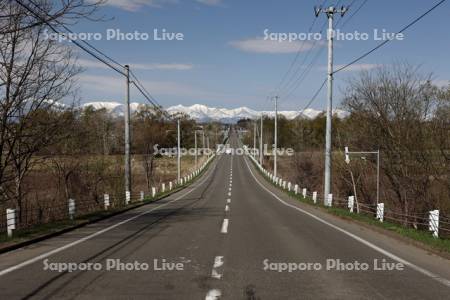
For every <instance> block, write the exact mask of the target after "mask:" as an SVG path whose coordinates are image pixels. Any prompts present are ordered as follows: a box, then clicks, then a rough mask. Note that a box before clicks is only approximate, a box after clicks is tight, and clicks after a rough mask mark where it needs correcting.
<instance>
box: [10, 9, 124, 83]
mask: <svg viewBox="0 0 450 300" xmlns="http://www.w3.org/2000/svg"><path fill="white" fill-rule="evenodd" d="M15 1H16V2H17V3H18V4H19V5H20V6H22V7H23V8H25V9H26V10H27V11H28V12H30V13H31V14H32V15H34V16H35V17H36V18H38V19H39V20H41V21H42V22H43V23H45V24H46V25H47V26H48V27H50V29H51V30H52V31H54V32H55V33H57V34H61V32H60V31H59V30H57V29H56V28H55V27H54V26H53V25H52V24H50V23H49V22H48V21H47V20H46V19H45V18H43V17H41V16H40V15H39V14H38V13H36V12H35V11H34V10H33V9H31V8H30V7H29V6H28V5H26V4H24V3H23V2H22V1H20V0H15ZM70 41H71V42H72V43H74V44H75V45H77V46H78V47H79V48H80V49H82V50H84V51H85V52H87V53H88V54H90V55H91V56H93V57H94V58H96V59H97V60H99V61H101V62H102V63H104V64H105V65H107V66H108V67H110V68H111V69H113V70H114V71H116V72H117V73H119V74H121V75H123V76H125V73H124V71H123V70H120V69H118V68H117V67H115V66H113V65H112V64H110V63H109V62H107V61H106V60H105V59H103V58H101V57H99V56H98V55H97V54H95V53H93V52H92V51H90V50H89V49H87V48H86V47H84V46H83V45H81V44H80V43H78V42H77V41H75V40H73V39H70Z"/></svg>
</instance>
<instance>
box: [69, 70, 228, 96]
mask: <svg viewBox="0 0 450 300" xmlns="http://www.w3.org/2000/svg"><path fill="white" fill-rule="evenodd" d="M77 78H78V83H79V84H80V85H81V87H82V88H83V90H85V91H86V92H85V93H86V94H87V93H88V92H89V91H96V92H104V91H105V90H106V91H108V92H109V93H117V94H118V95H122V94H124V91H125V81H124V80H123V78H121V77H120V76H115V77H114V76H99V75H86V74H83V75H80V76H78V77H77ZM140 82H141V83H142V85H144V86H145V88H146V89H147V90H148V91H149V92H150V93H151V94H152V95H158V96H161V95H162V96H183V97H186V96H187V97H205V98H211V97H221V96H223V95H219V94H215V93H211V92H209V91H206V90H203V89H199V88H196V87H194V86H191V85H187V84H182V83H178V82H173V81H146V80H141V81H140ZM132 92H133V94H134V95H136V96H135V98H142V97H141V96H140V94H139V92H138V91H137V90H136V89H133V88H132Z"/></svg>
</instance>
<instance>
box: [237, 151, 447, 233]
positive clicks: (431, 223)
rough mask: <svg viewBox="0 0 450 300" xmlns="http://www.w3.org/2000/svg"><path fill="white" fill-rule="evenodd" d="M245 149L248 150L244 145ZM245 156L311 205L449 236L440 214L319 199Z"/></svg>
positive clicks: (276, 182)
mask: <svg viewBox="0 0 450 300" xmlns="http://www.w3.org/2000/svg"><path fill="white" fill-rule="evenodd" d="M244 150H247V147H245V146H244ZM246 153H247V156H248V157H250V159H251V160H252V162H253V163H254V164H255V165H256V167H257V168H258V169H259V171H260V172H261V173H262V174H263V175H264V176H265V177H266V178H267V179H268V180H269V181H271V182H272V183H273V184H274V185H275V186H277V187H278V188H280V189H282V190H284V191H286V192H289V193H293V194H294V195H298V196H301V197H302V198H303V199H305V200H306V199H309V200H311V202H312V204H315V205H320V203H321V202H322V205H323V206H325V207H339V208H344V209H348V211H349V212H350V213H356V214H365V215H369V216H373V217H374V218H375V219H376V220H379V221H380V222H384V221H385V220H387V221H390V222H394V223H398V224H401V225H404V226H407V227H411V228H414V229H417V230H427V231H430V232H431V233H432V235H433V236H434V237H436V238H438V237H439V236H440V235H445V236H450V218H448V217H446V216H443V215H440V211H439V210H437V209H436V210H431V211H428V212H425V213H422V214H415V215H408V214H404V213H402V212H399V211H395V210H391V209H389V208H387V207H386V206H385V204H384V203H378V204H377V205H368V204H364V203H356V202H355V197H354V196H352V195H350V196H348V198H347V199H343V198H338V197H335V196H334V195H333V194H329V195H327V196H326V197H323V195H322V197H321V196H320V194H319V193H318V192H317V191H310V190H309V189H308V188H307V187H301V185H300V184H296V183H291V182H289V181H287V180H284V179H283V178H282V177H275V176H274V174H272V173H271V172H270V171H268V170H266V169H265V168H264V167H263V166H261V165H260V163H259V161H258V160H257V159H255V158H254V157H253V156H252V155H251V154H250V153H249V152H248V151H246Z"/></svg>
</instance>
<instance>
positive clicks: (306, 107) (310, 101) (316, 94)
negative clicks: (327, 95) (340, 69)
mask: <svg viewBox="0 0 450 300" xmlns="http://www.w3.org/2000/svg"><path fill="white" fill-rule="evenodd" d="M325 83H327V79H325V80H324V81H323V82H322V84H321V85H320V87H319V89H318V90H317V91H316V92H315V94H314V96H313V97H312V98H311V100H309V102H308V103H307V104H306V106H305V107H304V108H303V109H302V112H303V111H305V110H307V109H308V108H309V107H310V106H311V104H313V102H314V101H316V99H317V97H318V96H319V94H320V92H321V91H322V89H323V87H324V86H325Z"/></svg>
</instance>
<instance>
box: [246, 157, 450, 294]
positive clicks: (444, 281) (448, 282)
mask: <svg viewBox="0 0 450 300" xmlns="http://www.w3.org/2000/svg"><path fill="white" fill-rule="evenodd" d="M244 162H245V164H246V165H247V168H248V170H249V171H250V174H252V176H253V178H254V179H255V181H256V182H257V183H258V184H259V185H260V186H261V187H262V188H263V189H265V190H266V191H267V192H268V193H269V194H271V195H272V196H273V197H275V199H277V200H278V201H279V202H281V203H282V204H284V205H285V206H288V207H290V208H293V209H295V210H297V211H299V212H301V213H304V214H305V215H308V216H310V217H311V218H313V219H315V220H317V221H319V222H321V223H322V224H325V225H328V226H330V227H331V228H334V229H336V230H337V231H339V232H341V233H343V234H345V235H347V236H349V237H351V238H353V239H355V240H357V241H358V242H360V243H362V244H364V245H366V246H367V247H369V248H372V249H373V250H375V251H377V252H379V253H381V254H383V255H385V256H387V257H389V258H391V259H392V260H395V261H397V262H399V263H402V264H404V265H405V266H408V267H410V268H411V269H413V270H416V271H417V272H420V273H422V274H423V275H425V276H428V277H430V278H432V279H434V280H437V281H439V282H440V283H442V284H444V285H446V286H448V287H450V280H448V279H445V278H442V277H440V276H439V275H437V274H434V273H433V272H430V271H428V270H426V269H424V268H422V267H419V266H418V265H415V264H413V263H411V262H409V261H407V260H405V259H403V258H401V257H398V256H397V255H395V254H393V253H391V252H389V251H387V250H384V249H383V248H380V247H378V246H377V245H375V244H372V243H371V242H369V241H367V240H365V239H363V238H361V237H359V236H357V235H356V234H353V233H351V232H349V231H347V230H345V229H343V228H341V227H339V226H337V225H334V224H332V223H330V222H328V221H325V220H324V219H322V218H320V217H318V216H316V215H313V214H312V213H310V212H307V211H306V210H303V209H301V208H299V207H297V206H294V205H292V204H289V203H287V202H285V201H284V200H282V199H281V198H279V197H278V196H277V195H275V194H274V193H273V192H272V191H271V190H269V189H268V188H266V187H265V186H264V185H263V184H262V183H261V182H260V181H259V180H258V179H257V178H256V176H255V175H254V174H253V171H252V170H251V169H250V166H249V165H248V163H247V160H246V159H244Z"/></svg>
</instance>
